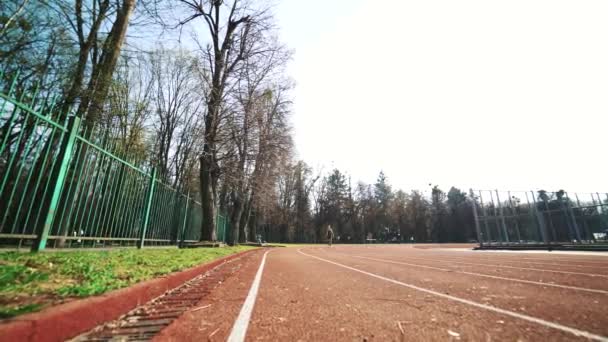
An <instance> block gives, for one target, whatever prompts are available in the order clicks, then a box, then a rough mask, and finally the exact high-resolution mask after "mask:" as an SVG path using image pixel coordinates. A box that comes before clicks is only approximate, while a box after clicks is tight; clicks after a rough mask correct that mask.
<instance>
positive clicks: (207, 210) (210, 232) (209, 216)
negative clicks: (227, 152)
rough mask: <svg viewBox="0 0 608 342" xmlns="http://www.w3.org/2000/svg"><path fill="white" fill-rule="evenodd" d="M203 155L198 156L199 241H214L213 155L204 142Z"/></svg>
mask: <svg viewBox="0 0 608 342" xmlns="http://www.w3.org/2000/svg"><path fill="white" fill-rule="evenodd" d="M203 149H204V152H203V155H201V156H200V157H199V163H200V171H199V177H200V183H201V202H202V203H201V204H202V209H203V222H202V225H201V241H215V240H216V232H215V221H216V210H215V202H216V193H215V187H214V186H213V182H214V181H213V174H212V171H213V167H212V165H213V159H212V158H213V156H212V155H211V153H210V152H209V151H210V148H209V145H208V144H207V143H205V145H204V147H203Z"/></svg>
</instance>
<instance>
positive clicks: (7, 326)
mask: <svg viewBox="0 0 608 342" xmlns="http://www.w3.org/2000/svg"><path fill="white" fill-rule="evenodd" d="M260 250H263V249H262V248H259V249H252V250H248V251H243V252H239V253H235V254H231V255H228V256H225V257H222V258H220V259H216V260H214V261H211V262H209V263H205V264H201V265H198V266H195V267H192V268H189V269H187V270H184V271H179V272H175V273H170V274H167V275H165V276H162V277H159V278H155V279H151V280H147V281H144V282H141V283H138V284H135V285H133V286H130V287H126V288H123V289H119V290H115V291H110V292H108V293H105V294H103V295H100V296H95V297H89V298H84V299H80V300H76V301H73V302H69V303H65V304H60V305H57V306H53V307H50V308H47V309H45V310H42V311H40V312H36V313H31V314H26V315H23V316H20V317H17V318H14V319H11V320H8V321H6V322H3V323H0V336H1V338H0V340H2V341H65V340H66V339H70V338H73V337H76V336H78V335H80V334H82V333H84V332H86V331H88V330H91V329H93V328H94V327H96V326H98V325H100V324H102V323H104V322H107V321H111V320H113V319H116V318H118V317H119V316H121V315H123V314H125V313H127V312H129V311H130V310H133V309H134V308H136V307H137V306H139V305H141V304H144V303H146V302H148V301H150V300H152V299H154V298H156V297H158V296H160V295H162V294H164V293H165V292H167V291H169V290H171V289H173V288H175V287H177V286H179V285H181V284H183V283H185V282H187V281H188V280H190V279H192V278H194V277H196V276H198V275H200V274H202V273H204V272H207V271H208V270H210V269H212V268H214V267H216V266H219V265H221V264H223V263H225V262H228V261H230V260H233V259H236V258H239V257H242V256H243V255H245V254H249V253H252V252H255V251H260Z"/></svg>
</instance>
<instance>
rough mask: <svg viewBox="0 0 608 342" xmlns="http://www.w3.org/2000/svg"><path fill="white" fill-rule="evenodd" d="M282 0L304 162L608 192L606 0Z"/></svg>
mask: <svg viewBox="0 0 608 342" xmlns="http://www.w3.org/2000/svg"><path fill="white" fill-rule="evenodd" d="M278 2H279V5H278V7H277V8H276V15H277V19H278V21H279V24H280V29H281V37H282V40H283V41H284V42H285V43H286V44H287V45H289V46H290V47H291V48H293V49H295V52H296V53H295V57H294V61H293V62H292V64H291V67H290V73H291V76H292V77H293V79H294V80H295V82H296V84H297V86H296V90H295V92H294V97H295V108H294V109H295V110H294V117H293V123H294V128H295V134H296V148H297V151H298V157H299V158H301V159H303V160H305V161H306V162H307V163H308V164H310V165H311V166H313V167H316V168H320V167H323V168H325V169H326V170H329V169H331V168H333V167H337V168H339V169H340V170H342V171H346V172H347V173H349V174H350V175H352V178H353V181H356V180H362V181H365V182H368V183H371V182H374V180H375V179H376V177H377V175H378V172H379V171H380V170H384V172H385V173H386V174H387V176H388V177H389V180H390V182H391V183H392V185H393V186H394V187H399V188H403V189H405V190H410V189H426V188H428V183H433V184H439V185H440V186H441V187H443V188H446V189H447V188H448V187H449V186H451V185H456V186H459V187H462V188H464V189H468V188H470V187H473V188H481V189H488V188H489V189H494V188H499V189H504V190H507V189H511V190H520V189H538V188H546V189H561V188H565V189H566V190H568V191H608V180H607V177H606V175H607V171H608V170H607V169H608V144H607V140H608V139H607V138H606V133H607V131H608V119H607V114H608V20H606V15H607V14H608V1H605V0H600V1H588V0H585V1H575V0H572V1H559V0H549V1H539V0H525V1H518V0H511V1H492V0H479V1H470V0H459V1H454V0H445V1H438V0H424V1H419V0H416V1H406V0H384V1H377V0H376V1H374V0H307V1H302V0H281V1H278Z"/></svg>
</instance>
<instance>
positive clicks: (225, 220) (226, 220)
mask: <svg viewBox="0 0 608 342" xmlns="http://www.w3.org/2000/svg"><path fill="white" fill-rule="evenodd" d="M227 223H228V219H227V218H226V216H224V222H223V224H222V225H223V226H224V239H223V240H224V243H226V228H227V227H226V225H227Z"/></svg>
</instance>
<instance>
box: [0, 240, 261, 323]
mask: <svg viewBox="0 0 608 342" xmlns="http://www.w3.org/2000/svg"><path fill="white" fill-rule="evenodd" d="M252 248H253V247H248V246H239V247H225V248H193V249H143V250H136V249H128V250H109V251H69V252H48V253H37V254H29V253H20V252H2V253H0V319H1V318H9V317H14V316H16V315H20V314H23V313H26V312H32V311H37V310H40V309H41V308H44V307H46V306H49V305H53V304H57V303H61V302H63V301H65V300H68V299H72V298H81V297H87V296H93V295H99V294H102V293H105V292H107V291H111V290H115V289H119V288H123V287H127V286H129V285H133V284H135V283H138V282H141V281H144V280H148V279H152V278H155V277H158V276H161V275H164V274H167V273H171V272H175V271H180V270H183V269H186V268H189V267H193V266H195V265H198V264H201V263H205V262H208V261H211V260H214V259H217V258H220V257H223V256H226V255H229V254H233V253H237V252H240V251H244V250H248V249H252Z"/></svg>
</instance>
